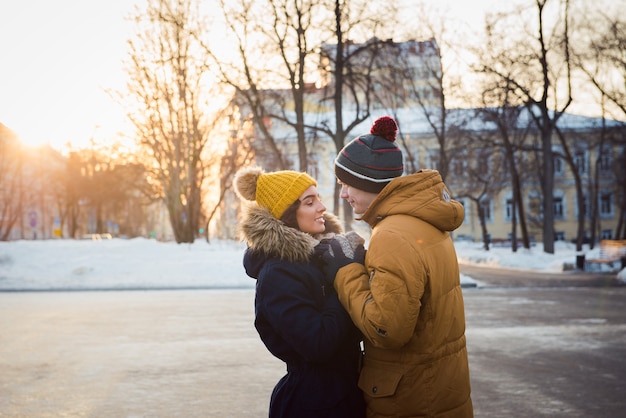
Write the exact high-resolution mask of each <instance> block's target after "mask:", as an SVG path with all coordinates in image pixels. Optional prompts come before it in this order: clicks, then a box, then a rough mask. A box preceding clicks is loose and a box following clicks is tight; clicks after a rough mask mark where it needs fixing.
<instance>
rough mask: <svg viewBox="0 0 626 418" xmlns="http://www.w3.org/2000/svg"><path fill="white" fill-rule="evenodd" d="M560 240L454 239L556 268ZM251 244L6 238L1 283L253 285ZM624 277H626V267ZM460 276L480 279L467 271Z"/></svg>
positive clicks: (468, 256) (518, 264)
mask: <svg viewBox="0 0 626 418" xmlns="http://www.w3.org/2000/svg"><path fill="white" fill-rule="evenodd" d="M556 244H557V245H556V250H555V254H553V255H550V254H546V253H544V252H543V249H542V246H541V244H537V245H535V246H533V247H532V248H531V249H530V250H524V249H521V250H518V252H517V253H512V252H511V249H510V248H496V247H494V248H492V249H491V250H490V251H484V250H483V249H482V246H481V244H479V243H471V242H465V241H458V242H455V246H456V249H457V255H458V259H459V262H462V263H468V264H480V265H482V266H487V267H503V268H513V269H521V270H535V271H537V270H541V271H551V272H557V271H562V270H563V267H564V265H570V266H572V265H573V264H574V263H575V261H576V251H575V247H574V245H573V244H569V243H562V242H559V243H556ZM244 248H245V246H244V244H242V243H240V242H237V241H220V240H216V241H212V242H211V243H207V242H206V241H205V240H198V241H196V242H195V243H194V244H176V243H174V242H158V241H155V240H149V239H144V238H135V239H130V240H125V239H111V240H101V241H90V240H46V241H26V240H24V241H13V242H0V290H5V291H6V290H62V289H72V290H76V289H175V288H252V287H254V283H255V282H254V280H252V279H250V278H249V277H248V276H247V275H246V274H245V272H244V269H243V266H242V256H243V252H244ZM594 251H596V250H594ZM587 256H588V257H590V256H592V253H591V252H588V253H587ZM619 277H620V279H622V280H625V279H626V272H624V271H622V272H621V273H620V274H619ZM461 280H462V282H463V283H464V284H465V285H471V284H473V283H475V281H474V280H473V279H472V278H471V277H467V276H462V277H461Z"/></svg>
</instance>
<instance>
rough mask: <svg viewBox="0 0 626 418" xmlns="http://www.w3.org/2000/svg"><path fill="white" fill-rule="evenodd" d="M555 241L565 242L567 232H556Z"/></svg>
mask: <svg viewBox="0 0 626 418" xmlns="http://www.w3.org/2000/svg"><path fill="white" fill-rule="evenodd" d="M554 240H555V241H565V231H555V232H554Z"/></svg>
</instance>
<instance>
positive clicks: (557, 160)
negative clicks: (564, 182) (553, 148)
mask: <svg viewBox="0 0 626 418" xmlns="http://www.w3.org/2000/svg"><path fill="white" fill-rule="evenodd" d="M563 167H564V164H563V159H562V158H561V157H559V156H557V155H555V156H554V174H555V175H557V176H562V175H563V174H564V173H565V170H564V168H563Z"/></svg>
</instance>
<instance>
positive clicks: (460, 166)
mask: <svg viewBox="0 0 626 418" xmlns="http://www.w3.org/2000/svg"><path fill="white" fill-rule="evenodd" d="M465 165H466V162H465V160H464V159H461V158H455V159H454V160H452V171H453V173H454V174H455V175H457V176H459V177H461V178H463V176H465V174H466V172H467V169H466V167H465Z"/></svg>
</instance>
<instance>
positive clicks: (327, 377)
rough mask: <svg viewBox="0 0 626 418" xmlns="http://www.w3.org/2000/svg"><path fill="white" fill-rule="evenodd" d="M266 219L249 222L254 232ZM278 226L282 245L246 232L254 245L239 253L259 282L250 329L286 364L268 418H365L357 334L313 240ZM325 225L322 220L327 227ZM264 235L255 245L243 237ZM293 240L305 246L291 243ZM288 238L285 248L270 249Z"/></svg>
mask: <svg viewBox="0 0 626 418" xmlns="http://www.w3.org/2000/svg"><path fill="white" fill-rule="evenodd" d="M257 212H258V211H257ZM256 214H257V215H259V214H262V212H258V213H256ZM269 216H271V215H269ZM272 219H274V218H272ZM257 221H258V219H257ZM265 222H270V224H271V225H272V226H273V227H274V226H276V225H274V224H273V221H272V220H271V219H269V220H268V219H263V222H260V223H259V222H253V223H252V224H248V227H251V228H253V229H254V231H255V232H256V229H257V228H258V227H262V226H263V225H265ZM330 224H331V225H332V224H333V223H332V222H330ZM280 225H283V226H282V227H280ZM280 225H279V230H280V228H287V229H288V231H283V232H284V234H281V237H282V239H280V240H279V241H280V242H277V241H276V239H275V237H272V233H271V232H268V233H266V234H259V235H256V233H249V234H247V235H246V238H247V241H248V245H249V246H250V247H251V245H250V244H252V245H254V248H248V250H247V251H246V253H245V255H244V267H245V269H246V272H247V274H248V275H249V276H250V277H253V278H255V279H257V284H256V296H255V327H256V329H257V331H258V333H259V336H260V337H261V340H262V341H263V343H264V344H265V346H266V347H267V348H268V350H269V351H270V352H271V353H272V354H273V355H274V356H276V357H277V358H279V359H281V360H282V361H284V362H285V363H286V367H287V374H286V375H285V376H284V377H283V378H282V379H281V380H280V381H279V382H278V383H277V385H276V386H275V388H274V390H273V392H272V397H271V401H270V411H269V416H270V418H282V417H290V418H291V417H293V418H306V417H337V418H339V417H340V418H352V417H354V418H360V417H364V416H365V406H364V400H363V395H362V392H361V391H360V389H359V388H358V386H357V381H358V377H359V365H360V359H361V350H360V340H361V338H360V333H359V331H358V330H357V328H356V327H355V326H354V325H353V323H352V320H351V319H350V317H349V315H348V314H347V312H346V311H345V310H344V308H343V307H342V305H341V303H340V302H339V299H338V297H337V294H336V293H335V290H334V287H333V286H332V283H331V282H329V281H327V280H326V279H325V278H324V274H323V273H322V270H321V268H320V266H319V264H318V263H317V262H316V261H315V259H314V257H313V250H314V246H315V244H316V243H317V240H315V239H313V237H310V236H309V235H307V234H304V233H302V232H300V231H296V230H294V229H292V228H288V227H286V226H284V224H282V222H281V223H280ZM328 225H329V221H328V220H327V230H328ZM337 225H338V223H337ZM244 231H246V229H244ZM294 231H295V236H293V235H294ZM248 232H250V230H248ZM266 232H267V231H266ZM244 233H245V232H244ZM300 235H306V237H309V238H311V239H309V238H305V237H302V236H300ZM262 236H264V237H265V238H264V239H259V240H258V241H259V242H256V241H255V240H252V241H250V239H249V238H255V237H262ZM295 238H298V239H299V240H304V242H306V243H307V245H304V246H302V245H301V242H300V241H298V244H295V243H294V242H293V240H294V239H295ZM289 242H291V244H292V245H290V246H289V248H276V246H278V247H281V246H282V245H284V244H289ZM281 243H282V244H281ZM299 248H302V249H304V252H303V254H299V252H300V250H299ZM294 251H295V253H294ZM302 256H304V258H302Z"/></svg>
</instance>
